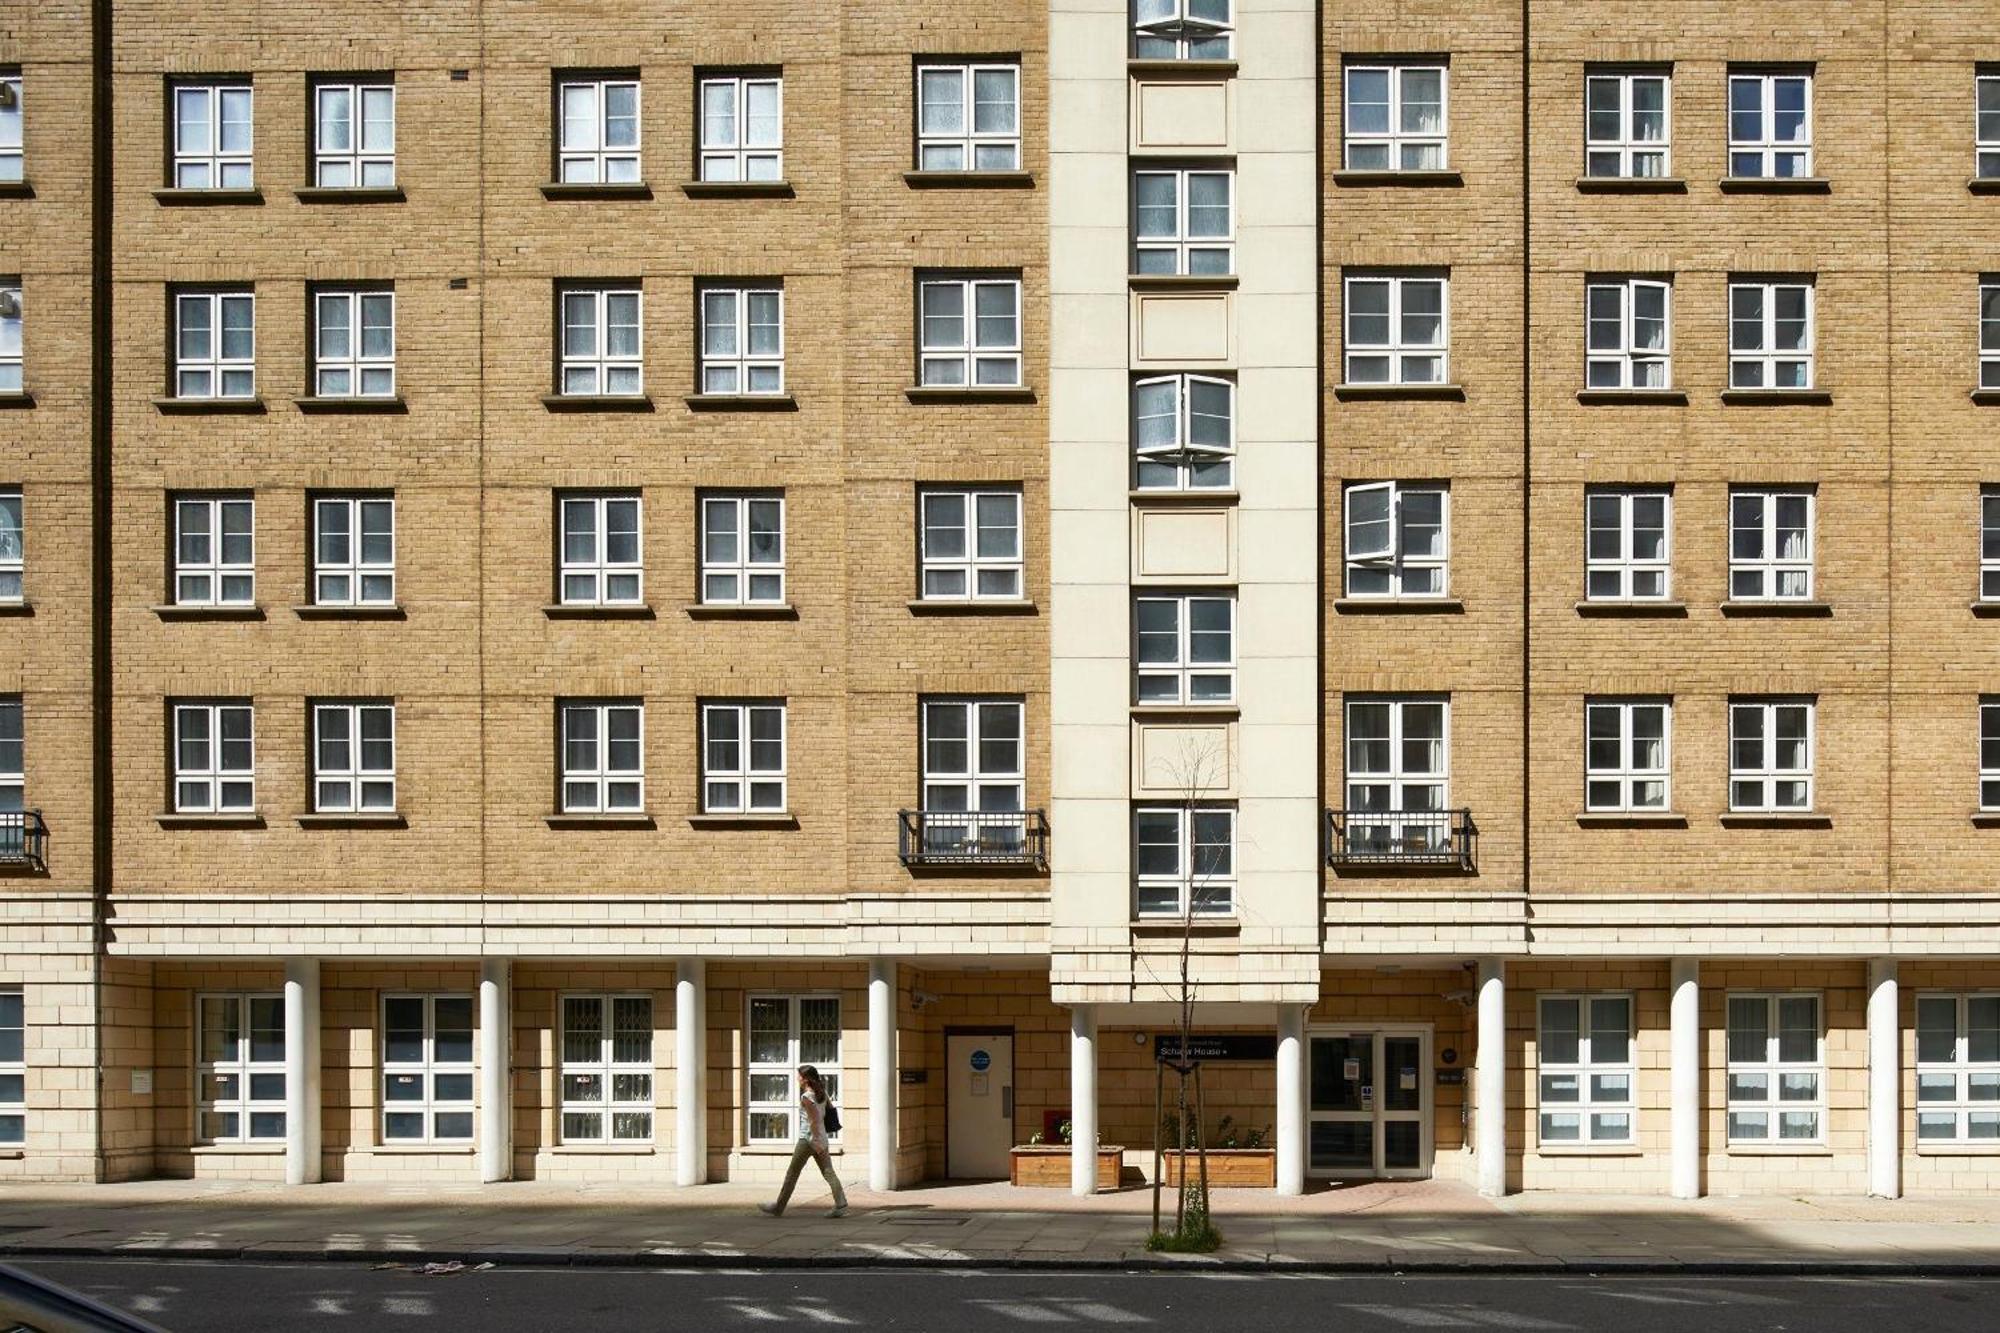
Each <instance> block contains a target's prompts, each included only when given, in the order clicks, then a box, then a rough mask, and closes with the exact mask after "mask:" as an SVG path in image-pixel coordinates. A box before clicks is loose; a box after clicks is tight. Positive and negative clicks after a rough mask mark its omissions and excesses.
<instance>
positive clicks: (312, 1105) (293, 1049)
mask: <svg viewBox="0 0 2000 1333" xmlns="http://www.w3.org/2000/svg"><path fill="white" fill-rule="evenodd" d="M246 1017H247V1016H246ZM319 1099H320V1088H319V959H317V958H288V959H286V960H285V1183H286V1184H287V1185H316V1184H318V1183H319V1174H320V1151H319V1142H320V1140H319Z"/></svg>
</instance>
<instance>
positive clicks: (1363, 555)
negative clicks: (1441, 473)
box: [1343, 481, 1451, 597]
mask: <svg viewBox="0 0 2000 1333" xmlns="http://www.w3.org/2000/svg"><path fill="white" fill-rule="evenodd" d="M1344 497H1345V503H1344V505H1343V509H1344V511H1345V520H1346V522H1345V526H1346V534H1347V535H1346V548H1347V549H1346V554H1347V562H1346V563H1347V595H1348V596H1349V597H1442V596H1444V595H1445V580H1446V573H1447V563H1446V562H1447V559H1448V552H1449V550H1450V540H1449V530H1448V515H1449V513H1450V508H1449V506H1450V500H1451V493H1450V492H1449V491H1448V490H1447V489H1446V488H1445V487H1443V486H1412V485H1409V484H1407V483H1404V482H1396V481H1371V482H1361V483H1356V484H1354V485H1351V486H1349V487H1347V489H1346V491H1345V492H1344Z"/></svg>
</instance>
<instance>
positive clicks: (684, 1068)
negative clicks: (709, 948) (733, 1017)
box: [674, 958, 708, 1185]
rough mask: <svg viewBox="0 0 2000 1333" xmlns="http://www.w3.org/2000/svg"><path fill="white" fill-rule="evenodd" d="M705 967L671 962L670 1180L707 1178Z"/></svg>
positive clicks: (695, 1181)
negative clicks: (672, 983) (672, 1086)
mask: <svg viewBox="0 0 2000 1333" xmlns="http://www.w3.org/2000/svg"><path fill="white" fill-rule="evenodd" d="M707 1047H708V967H707V965H706V964H704V963H703V962H702V960H701V959H699V958H683V959H681V960H680V961H678V962H676V963H675V964H674V1183H675V1184H676V1185H704V1184H707V1183H708V1114H707V1113H708V1078H707V1074H708V1071H707V1069H706V1068H705V1067H704V1066H705V1065H706V1064H707V1060H706V1058H705V1057H706V1055H707Z"/></svg>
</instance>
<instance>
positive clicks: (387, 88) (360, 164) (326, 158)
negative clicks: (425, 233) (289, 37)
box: [313, 78, 396, 190]
mask: <svg viewBox="0 0 2000 1333" xmlns="http://www.w3.org/2000/svg"><path fill="white" fill-rule="evenodd" d="M395 183H396V85H395V84H394V83H392V82H390V81H389V80H388V79H386V78H377V79H369V80H363V81H360V82H346V81H341V82H325V81H323V82H318V83H315V84H314V85H313V184H315V185H317V186H319V187H320V188H321V189H328V190H353V189H364V190H382V189H388V188H390V187H391V186H393V185H395Z"/></svg>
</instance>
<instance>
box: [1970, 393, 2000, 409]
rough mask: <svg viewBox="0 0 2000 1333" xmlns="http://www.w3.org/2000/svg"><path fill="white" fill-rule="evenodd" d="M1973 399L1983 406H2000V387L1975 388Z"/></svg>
mask: <svg viewBox="0 0 2000 1333" xmlns="http://www.w3.org/2000/svg"><path fill="white" fill-rule="evenodd" d="M1972 401H1973V402H1975V403H1978V404H1979V405H1980V406H1981V407H2000V389H1974V390H1973V391H1972Z"/></svg>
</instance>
